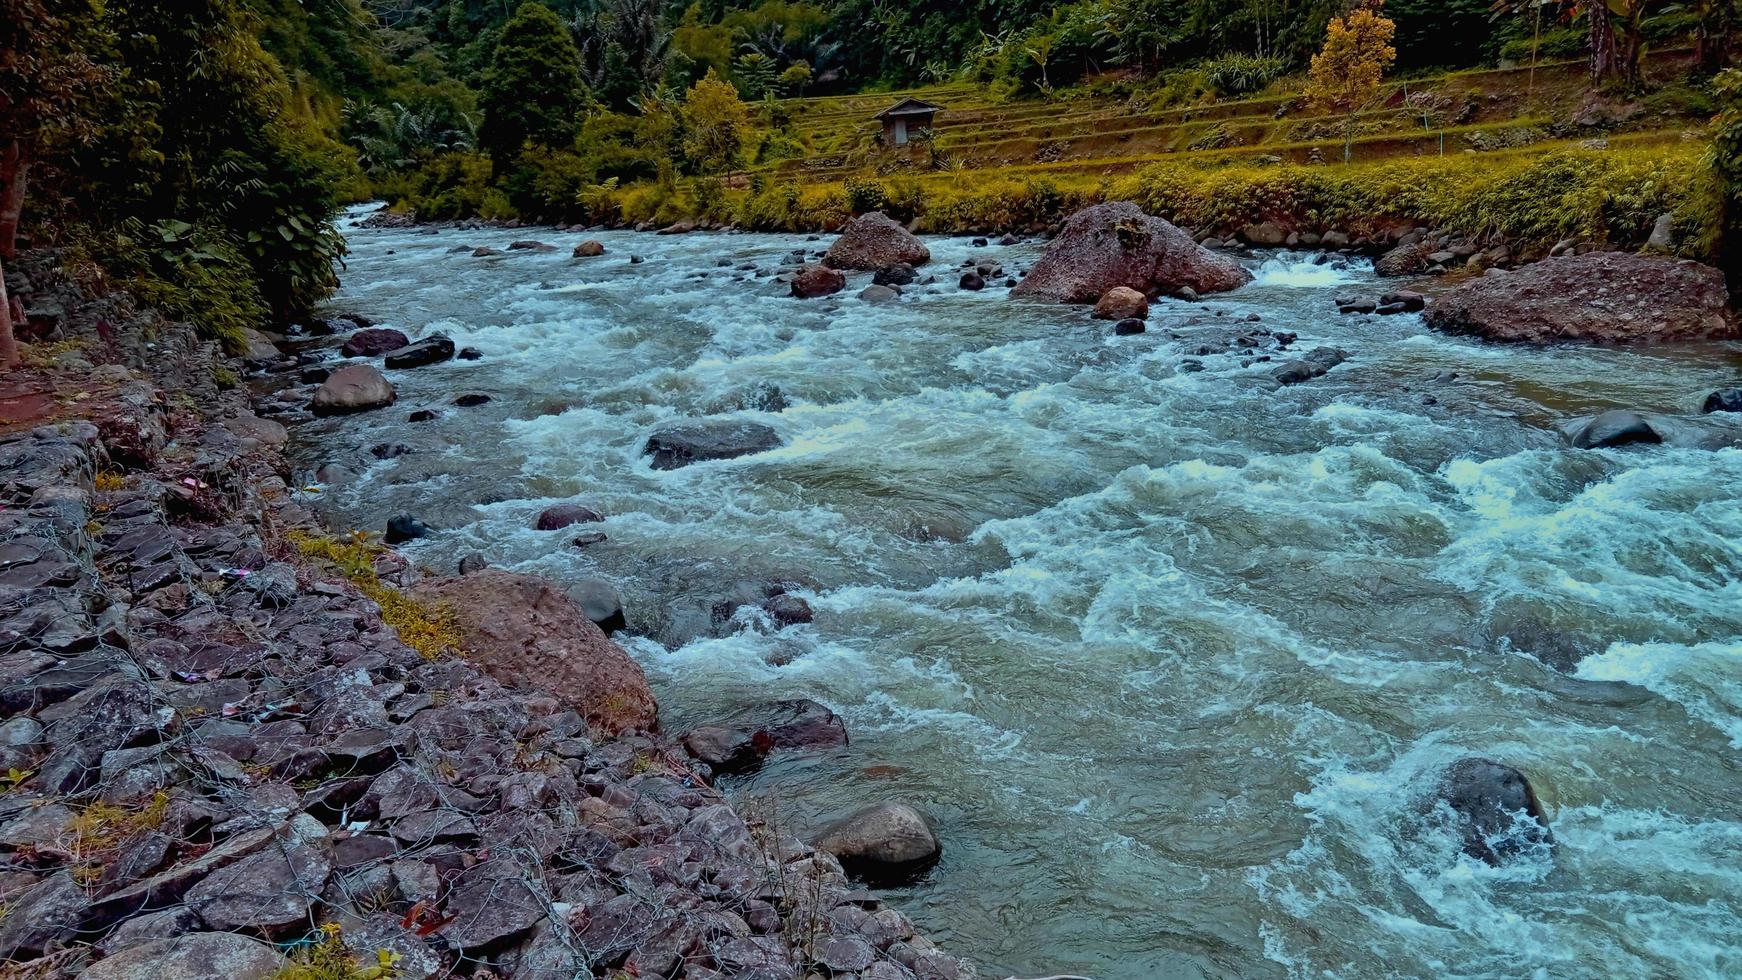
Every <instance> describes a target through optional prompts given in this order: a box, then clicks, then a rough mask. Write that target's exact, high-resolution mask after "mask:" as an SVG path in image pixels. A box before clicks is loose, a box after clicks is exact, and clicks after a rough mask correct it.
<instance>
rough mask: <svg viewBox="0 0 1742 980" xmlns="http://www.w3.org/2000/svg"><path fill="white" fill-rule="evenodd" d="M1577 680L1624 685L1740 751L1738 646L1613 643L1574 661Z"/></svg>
mask: <svg viewBox="0 0 1742 980" xmlns="http://www.w3.org/2000/svg"><path fill="white" fill-rule="evenodd" d="M1577 676H1578V677H1581V678H1583V679H1585V680H1592V681H1626V682H1628V683H1630V684H1638V685H1639V686H1640V687H1643V688H1645V689H1646V690H1648V691H1652V692H1654V693H1656V694H1659V695H1662V696H1663V697H1666V698H1668V699H1670V700H1671V701H1674V702H1676V703H1678V704H1680V705H1682V706H1683V707H1686V708H1687V709H1688V711H1689V712H1690V713H1691V714H1693V716H1694V717H1696V718H1699V719H1700V720H1702V721H1705V722H1707V723H1708V724H1710V725H1712V727H1714V728H1716V729H1718V730H1719V731H1721V732H1723V733H1724V734H1725V736H1727V737H1728V738H1729V739H1730V745H1731V747H1732V748H1742V642H1739V641H1736V640H1730V641H1723V642H1716V641H1715V642H1709V643H1693V644H1679V643H1616V644H1613V645H1611V646H1610V647H1609V648H1608V649H1607V650H1604V651H1603V652H1602V653H1599V654H1594V655H1592V656H1589V657H1586V658H1585V659H1583V660H1581V661H1579V667H1578V673H1577Z"/></svg>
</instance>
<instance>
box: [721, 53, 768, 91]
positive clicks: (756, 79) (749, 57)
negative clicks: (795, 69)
mask: <svg viewBox="0 0 1742 980" xmlns="http://www.w3.org/2000/svg"><path fill="white" fill-rule="evenodd" d="M732 74H733V76H734V77H736V78H737V79H738V93H739V94H740V95H742V96H743V97H744V98H746V99H760V98H762V97H763V96H764V95H766V94H769V93H771V92H773V91H774V86H775V84H776V79H777V78H778V77H779V73H778V71H777V69H776V66H775V64H774V59H773V58H770V57H769V56H767V55H765V54H763V53H762V52H760V51H756V50H749V51H746V52H744V53H743V54H741V55H739V56H738V60H737V62H736V63H735V64H734V65H733V66H732Z"/></svg>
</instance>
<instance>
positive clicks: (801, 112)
mask: <svg viewBox="0 0 1742 980" xmlns="http://www.w3.org/2000/svg"><path fill="white" fill-rule="evenodd" d="M1687 58H1688V53H1687V52H1686V51H1683V50H1675V49H1672V50H1667V51H1663V52H1658V53H1656V54H1654V55H1653V56H1652V58H1651V60H1650V63H1649V71H1650V75H1651V77H1652V79H1653V81H1654V82H1655V83H1656V84H1657V85H1658V86H1660V88H1659V90H1658V94H1657V95H1652V96H1647V97H1644V98H1641V99H1636V100H1631V101H1629V100H1618V99H1613V98H1602V99H1599V98H1595V97H1593V96H1592V95H1591V94H1590V93H1589V91H1588V88H1587V85H1586V78H1585V66H1584V63H1583V62H1557V63H1553V64H1546V65H1539V66H1537V67H1536V68H1535V69H1534V70H1532V69H1529V68H1507V69H1492V70H1485V71H1468V72H1458V73H1454V74H1448V75H1440V76H1434V77H1428V78H1417V79H1411V80H1407V81H1395V82H1391V83H1389V86H1388V90H1387V96H1386V98H1384V99H1383V100H1382V101H1381V102H1380V103H1379V104H1378V105H1377V106H1376V107H1375V108H1373V109H1371V110H1369V111H1367V112H1363V113H1361V114H1360V115H1359V116H1358V117H1357V118H1356V120H1355V131H1354V140H1353V144H1352V148H1351V154H1352V157H1353V159H1355V160H1357V161H1372V160H1377V159H1385V158H1390V157H1399V156H1429V155H1435V154H1453V153H1483V152H1494V151H1501V150H1512V151H1516V150H1518V149H1520V148H1524V147H1539V148H1542V149H1548V148H1551V147H1553V146H1556V145H1563V144H1566V143H1569V142H1580V141H1584V140H1588V139H1593V138H1606V139H1622V140H1624V141H1626V142H1628V143H1641V142H1644V143H1650V142H1653V141H1675V140H1680V139H1682V138H1684V134H1685V133H1687V132H1689V131H1691V130H1694V129H1697V128H1699V127H1700V126H1701V125H1703V118H1702V117H1701V116H1700V107H1699V105H1698V104H1697V102H1694V101H1691V100H1688V99H1685V98H1678V97H1675V96H1673V95H1672V94H1670V91H1666V90H1664V89H1662V88H1661V86H1664V85H1670V84H1672V83H1673V82H1674V80H1675V79H1676V78H1677V76H1679V74H1680V73H1681V72H1682V71H1683V70H1685V68H1686V64H1687ZM1299 86H1300V80H1299V79H1287V80H1284V81H1282V82H1279V83H1277V85H1275V86H1273V87H1272V91H1271V92H1268V93H1266V94H1264V95H1262V96H1259V97H1254V98H1248V99H1242V100H1234V101H1224V102H1214V103H1210V104H1205V105H1193V106H1186V107H1169V108H1153V107H1150V106H1148V105H1145V104H1144V103H1143V102H1142V101H1141V99H1140V98H1116V97H1113V96H1110V95H1097V94H1089V93H1086V92H1072V93H1068V94H1067V95H1065V96H1064V97H1061V98H1055V99H1050V100H1043V99H1036V100H1022V101H1011V102H1006V103H1002V104H999V103H995V102H992V101H991V100H990V99H989V97H988V95H987V92H986V89H985V88H984V87H983V86H979V85H974V84H969V83H952V84H948V85H940V86H933V87H928V88H919V89H911V90H907V91H900V92H886V93H878V94H875V95H854V96H841V97H833V98H814V99H796V100H789V101H788V102H786V103H785V104H784V105H785V110H786V112H787V114H788V117H789V118H790V119H791V120H792V122H791V128H792V130H793V131H794V132H795V133H796V134H797V136H798V138H799V141H800V142H801V143H802V144H803V145H804V147H805V148H806V155H805V156H803V157H801V158H798V159H788V160H783V161H780V162H777V163H773V164H769V165H766V166H764V167H761V168H758V170H754V171H752V173H761V174H763V175H765V176H777V177H779V178H781V179H786V180H792V179H799V180H803V181H806V182H826V181H839V180H842V179H844V178H846V177H848V176H851V175H855V174H866V173H876V174H890V173H896V172H912V173H916V174H923V173H927V172H939V171H943V172H955V173H960V172H962V171H976V170H997V171H998V172H1000V173H1001V174H1008V173H1046V172H1051V173H1059V174H1077V175H1085V176H1087V175H1112V174H1118V173H1124V172H1128V171H1131V170H1135V169H1138V168H1140V167H1143V166H1145V165H1148V164H1150V163H1154V162H1157V161H1161V160H1165V159H1170V158H1174V159H1177V158H1180V157H1189V158H1191V159H1193V160H1205V161H1214V160H1220V159H1226V160H1228V161H1229V162H1238V161H1242V160H1244V161H1250V162H1264V163H1282V162H1290V163H1314V162H1321V161H1322V162H1334V161H1337V160H1340V159H1342V155H1343V151H1344V146H1343V144H1344V135H1345V134H1344V127H1345V120H1344V119H1343V118H1342V117H1339V116H1328V115H1325V114H1323V113H1321V112H1319V111H1318V110H1316V109H1315V108H1314V107H1313V106H1312V105H1311V104H1310V103H1309V102H1308V101H1307V100H1306V99H1305V98H1303V97H1302V96H1301V95H1300V94H1299V92H1298V89H1299ZM906 96H913V97H916V98H921V99H925V100H927V101H930V102H934V103H937V104H939V105H942V106H944V111H943V112H942V113H940V114H939V116H938V122H937V126H936V139H935V140H934V142H933V143H932V144H931V145H930V146H926V145H922V144H914V145H912V146H909V147H906V148H902V149H899V150H898V149H894V148H885V147H881V146H879V145H877V140H876V133H877V131H878V125H877V123H876V122H875V121H874V120H873V118H872V117H873V116H874V114H875V113H877V112H878V111H880V110H881V109H883V108H885V107H886V106H888V105H890V104H892V103H894V102H895V101H897V100H899V99H901V98H903V97H906Z"/></svg>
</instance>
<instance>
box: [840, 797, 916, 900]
mask: <svg viewBox="0 0 1742 980" xmlns="http://www.w3.org/2000/svg"><path fill="white" fill-rule="evenodd" d="M812 844H813V845H814V846H815V847H816V848H817V849H818V850H820V851H827V852H828V853H830V854H833V855H834V856H835V857H836V858H837V859H838V860H839V861H840V862H841V867H842V868H843V869H844V870H845V871H846V872H847V873H848V874H849V875H852V876H853V877H855V878H859V879H862V880H864V881H867V882H869V883H872V884H880V885H881V884H900V883H903V882H907V881H911V880H913V879H914V878H915V877H917V876H918V875H920V874H922V873H924V872H925V870H926V869H927V868H930V867H931V866H932V865H934V864H936V863H937V860H938V858H939V857H940V856H942V854H943V845H942V844H940V843H939V842H938V838H937V834H936V833H935V832H934V831H933V830H932V829H931V824H930V823H929V822H928V821H927V820H926V818H925V815H924V814H922V813H920V812H919V811H918V810H916V809H914V808H913V807H911V806H908V805H907V804H905V803H874V804H872V805H870V806H866V807H861V808H859V809H858V810H855V811H853V812H852V813H849V814H847V815H846V816H844V817H842V818H840V819H839V820H836V821H835V822H833V823H831V824H829V825H828V826H826V827H824V828H823V829H822V830H820V831H818V832H817V835H816V837H815V838H814V839H813V840H812Z"/></svg>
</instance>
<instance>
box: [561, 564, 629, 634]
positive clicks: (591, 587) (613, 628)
mask: <svg viewBox="0 0 1742 980" xmlns="http://www.w3.org/2000/svg"><path fill="white" fill-rule="evenodd" d="M568 595H569V598H570V599H573V600H574V601H575V605H577V606H579V607H581V612H582V613H584V614H585V615H586V617H587V619H588V620H589V621H591V622H592V624H593V625H594V626H597V627H599V629H601V630H603V631H604V632H605V635H606V636H610V635H611V634H612V633H615V632H617V631H618V630H620V629H623V628H624V627H626V626H628V625H629V622H628V619H627V618H626V617H625V616H624V615H623V597H622V595H620V594H619V593H618V592H617V587H616V586H615V585H612V584H611V583H610V582H607V581H605V580H604V579H602V578H584V579H581V580H580V581H579V582H576V583H575V584H573V585H571V586H569V588H568Z"/></svg>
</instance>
